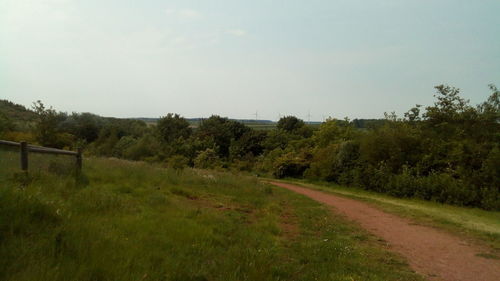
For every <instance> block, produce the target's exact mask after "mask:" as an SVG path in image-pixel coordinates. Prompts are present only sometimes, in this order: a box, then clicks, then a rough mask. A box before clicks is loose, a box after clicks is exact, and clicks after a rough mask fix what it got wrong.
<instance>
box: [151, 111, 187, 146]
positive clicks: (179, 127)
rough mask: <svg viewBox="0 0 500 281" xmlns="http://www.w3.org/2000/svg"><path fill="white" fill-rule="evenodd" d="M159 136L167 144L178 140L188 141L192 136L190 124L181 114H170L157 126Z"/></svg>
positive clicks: (159, 121) (161, 119) (160, 120)
mask: <svg viewBox="0 0 500 281" xmlns="http://www.w3.org/2000/svg"><path fill="white" fill-rule="evenodd" d="M156 130H157V131H158V135H159V136H160V138H161V139H162V141H165V142H167V143H171V142H173V141H175V140H178V139H187V138H189V136H190V135H191V128H189V122H188V121H186V119H184V118H182V117H181V116H180V115H179V114H172V113H169V114H167V116H165V117H162V118H160V119H159V120H158V123H157V124H156Z"/></svg>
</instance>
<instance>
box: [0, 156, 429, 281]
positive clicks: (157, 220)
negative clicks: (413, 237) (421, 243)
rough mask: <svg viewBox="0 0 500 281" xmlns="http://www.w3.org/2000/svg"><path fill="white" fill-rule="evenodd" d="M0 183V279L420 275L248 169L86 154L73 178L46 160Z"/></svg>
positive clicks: (369, 240)
mask: <svg viewBox="0 0 500 281" xmlns="http://www.w3.org/2000/svg"><path fill="white" fill-rule="evenodd" d="M3 153H9V152H3ZM2 156H4V155H2ZM0 168H3V167H0ZM0 184H1V186H2V188H1V189H0V280H16V281H22V280H41V281H42V280H50V281H57V280H88V281H91V280H92V281H94V280H183V281H185V280H224V281H226V280H421V278H420V277H419V276H417V275H416V274H414V273H412V272H411V271H409V269H408V267H407V265H405V264H404V262H403V261H402V260H401V259H400V258H398V257H396V256H394V255H392V254H390V253H388V252H387V251H386V250H384V249H383V247H380V244H378V243H380V242H377V241H376V239H375V238H372V237H371V236H370V235H368V234H366V233H365V232H364V231H362V230H360V229H358V228H357V227H355V226H353V225H350V224H349V223H348V222H346V221H345V220H343V219H342V218H340V217H337V216H335V215H333V214H332V213H331V212H330V211H329V210H328V209H327V208H325V207H323V206H321V205H320V204H318V203H316V202H314V201H312V200H309V199H307V198H305V197H301V196H299V195H295V194H293V193H290V192H288V191H286V190H282V189H277V188H274V187H271V186H269V185H266V184H263V183H261V182H260V181H259V180H258V179H257V178H255V177H242V176H239V175H233V174H230V173H227V172H216V171H205V170H197V169H190V168H186V169H182V168H177V169H174V168H164V167H162V166H161V165H159V164H148V163H144V162H131V161H126V160H119V159H102V158H88V159H86V161H85V166H84V176H82V177H80V178H78V179H77V180H76V181H75V178H74V177H72V176H68V175H67V174H66V173H63V172H61V170H48V171H41V172H39V173H30V174H29V176H28V177H26V176H25V175H22V174H18V173H15V172H13V173H10V174H7V173H2V174H0Z"/></svg>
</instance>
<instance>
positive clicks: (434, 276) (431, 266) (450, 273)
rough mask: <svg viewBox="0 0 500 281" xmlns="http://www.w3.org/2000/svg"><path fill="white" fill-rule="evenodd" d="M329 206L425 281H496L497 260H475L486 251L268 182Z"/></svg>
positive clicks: (352, 204) (353, 204) (499, 277)
mask: <svg viewBox="0 0 500 281" xmlns="http://www.w3.org/2000/svg"><path fill="white" fill-rule="evenodd" d="M272 184H273V185H276V186H279V187H283V188H286V189H289V190H292V191H295V192H297V193H300V194H303V195H306V196H308V197H310V198H312V199H314V200H316V201H318V202H321V203H324V204H326V205H328V206H332V207H334V208H335V210H336V211H338V212H340V213H342V214H343V215H345V216H346V217H347V218H349V219H350V220H353V221H356V222H357V223H358V224H360V225H361V226H362V227H363V228H365V229H366V230H368V231H369V232H371V233H372V234H374V235H376V236H378V237H380V238H382V239H384V240H385V241H386V242H387V243H388V245H389V249H391V250H392V251H395V252H397V253H399V254H401V255H402V256H404V257H405V258H406V259H407V261H408V263H409V264H410V266H411V267H412V268H413V269H414V270H415V271H416V272H418V273H419V274H421V275H423V276H425V277H427V278H428V279H429V280H444V281H500V260H496V259H487V258H483V257H479V256H476V255H477V254H481V253H488V252H490V249H488V248H487V247H484V246H480V245H474V244H472V243H470V242H467V241H466V240H464V239H462V238H460V237H458V236H455V235H452V234H450V233H447V232H444V231H441V230H438V229H435V228H432V227H427V226H422V225H417V224H415V222H412V221H411V220H409V219H405V218H401V217H398V216H396V215H392V214H388V213H385V212H383V211H381V210H379V209H377V208H375V207H372V206H370V205H368V204H366V203H363V202H359V201H356V200H354V199H348V198H345V197H340V196H336V195H331V194H327V193H324V192H320V191H316V190H311V189H308V188H304V187H300V186H296V185H292V184H286V183H280V182H272Z"/></svg>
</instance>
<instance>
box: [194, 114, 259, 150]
mask: <svg viewBox="0 0 500 281" xmlns="http://www.w3.org/2000/svg"><path fill="white" fill-rule="evenodd" d="M250 130H251V129H250V128H249V127H247V126H245V125H244V124H242V123H240V122H237V121H233V120H229V119H227V118H223V117H220V116H218V115H213V116H211V117H210V118H208V119H206V120H203V122H202V123H201V125H200V127H199V128H198V131H197V137H198V138H200V139H202V140H205V141H207V143H211V144H212V145H211V146H210V147H207V148H215V149H216V152H217V154H218V156H219V157H220V158H227V157H228V156H229V147H230V146H231V142H233V141H237V140H239V139H240V138H241V137H242V136H243V135H244V134H245V133H247V132H249V131H250Z"/></svg>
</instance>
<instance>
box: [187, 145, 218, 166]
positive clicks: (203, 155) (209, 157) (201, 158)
mask: <svg viewBox="0 0 500 281" xmlns="http://www.w3.org/2000/svg"><path fill="white" fill-rule="evenodd" d="M194 166H195V167H196V168H199V169H214V168H218V167H221V166H222V163H221V161H220V159H219V156H218V155H217V153H216V152H215V150H214V149H211V148H207V149H205V150H204V151H202V152H200V153H199V154H198V156H196V158H195V159H194Z"/></svg>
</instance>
